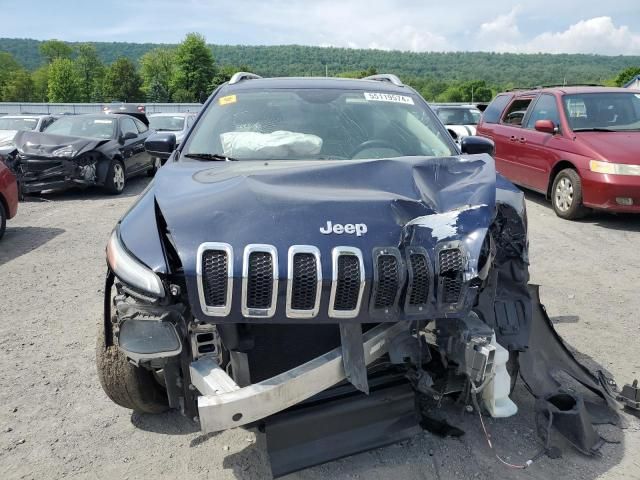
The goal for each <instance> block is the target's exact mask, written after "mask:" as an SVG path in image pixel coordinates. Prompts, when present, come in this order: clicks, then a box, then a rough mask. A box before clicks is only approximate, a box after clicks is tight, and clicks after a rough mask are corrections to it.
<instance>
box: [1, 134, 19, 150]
mask: <svg viewBox="0 0 640 480" xmlns="http://www.w3.org/2000/svg"><path fill="white" fill-rule="evenodd" d="M17 132H18V131H17V130H0V146H1V145H2V144H3V143H5V142H7V141H9V140H11V139H12V138H13V137H15V135H16V133H17Z"/></svg>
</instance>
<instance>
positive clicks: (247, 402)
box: [190, 323, 408, 433]
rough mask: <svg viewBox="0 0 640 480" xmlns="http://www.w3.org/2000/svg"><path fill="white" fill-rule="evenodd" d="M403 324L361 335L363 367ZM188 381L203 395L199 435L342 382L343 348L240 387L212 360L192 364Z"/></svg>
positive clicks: (382, 351)
mask: <svg viewBox="0 0 640 480" xmlns="http://www.w3.org/2000/svg"><path fill="white" fill-rule="evenodd" d="M407 328H408V325H407V324H406V323H396V324H391V325H389V324H381V325H378V326H376V327H374V328H373V329H371V330H369V331H368V332H366V333H365V334H364V335H363V339H364V344H363V345H364V362H365V364H366V365H368V364H370V363H371V362H373V361H374V360H376V359H378V358H380V357H381V356H382V355H384V354H385V353H387V351H388V349H389V345H390V343H391V339H392V338H393V337H395V336H396V335H398V334H400V333H401V332H403V331H404V330H406V329H407ZM190 374H191V382H192V384H193V385H194V386H195V387H196V388H197V389H198V390H199V391H200V393H201V394H202V396H201V397H199V398H198V412H199V417H200V425H201V428H202V431H203V432H205V433H207V432H217V431H221V430H226V429H229V428H233V427H239V426H242V425H246V424H249V423H253V422H255V421H258V420H261V419H263V418H266V417H268V416H270V415H273V414H275V413H278V412H280V411H282V410H285V409H287V408H289V407H292V406H294V405H296V404H297V403H300V402H302V401H303V400H306V399H308V398H310V397H313V396H314V395H316V394H318V393H320V392H322V391H323V390H326V389H327V388H329V387H331V386H333V385H335V384H337V383H339V382H341V381H343V380H345V379H346V374H345V370H344V367H343V354H342V347H338V348H335V349H334V350H331V351H329V352H327V353H326V354H324V355H321V356H319V357H316V358H314V359H313V360H310V361H309V362H307V363H305V364H303V365H300V366H299V367H296V368H293V369H291V370H288V371H286V372H284V373H281V374H280V375H276V376H275V377H272V378H269V379H267V380H264V381H262V382H259V383H255V384H252V385H249V386H247V387H244V388H240V387H239V386H238V385H237V384H236V383H235V382H234V381H233V379H232V378H231V377H229V376H228V375H227V374H226V372H224V371H223V370H222V369H221V368H220V367H219V366H218V364H217V363H216V362H215V361H214V360H212V359H210V358H202V359H200V360H198V361H196V362H193V363H192V364H191V367H190Z"/></svg>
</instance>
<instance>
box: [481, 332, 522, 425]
mask: <svg viewBox="0 0 640 480" xmlns="http://www.w3.org/2000/svg"><path fill="white" fill-rule="evenodd" d="M491 345H493V346H494V347H495V348H496V351H495V356H494V360H493V361H494V368H495V375H494V377H493V379H492V380H491V381H490V382H489V383H488V384H487V386H486V387H484V390H482V401H483V403H484V406H485V408H486V409H487V410H488V411H489V414H490V415H491V416H492V417H494V418H504V417H511V416H512V415H515V414H516V413H518V406H517V405H516V404H515V403H513V402H512V401H511V399H510V398H509V390H510V389H511V377H510V376H509V373H508V372H507V361H508V360H509V352H508V351H507V349H506V348H504V347H503V346H502V345H500V344H499V343H498V342H497V341H496V335H495V334H494V335H493V337H492V338H491Z"/></svg>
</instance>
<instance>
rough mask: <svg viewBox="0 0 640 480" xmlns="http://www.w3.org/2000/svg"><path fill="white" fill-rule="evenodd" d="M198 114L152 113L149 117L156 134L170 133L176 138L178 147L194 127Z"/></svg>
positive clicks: (150, 125) (150, 124)
mask: <svg viewBox="0 0 640 480" xmlns="http://www.w3.org/2000/svg"><path fill="white" fill-rule="evenodd" d="M196 115H197V113H195V112H185V113H152V114H150V115H148V118H149V127H150V128H151V129H153V130H155V131H156V132H169V133H173V134H175V136H176V147H177V146H178V145H180V144H181V143H182V140H184V137H185V135H186V134H187V132H188V131H189V129H190V128H191V125H193V121H194V120H195V119H196Z"/></svg>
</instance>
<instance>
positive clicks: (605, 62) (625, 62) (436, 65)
mask: <svg viewBox="0 0 640 480" xmlns="http://www.w3.org/2000/svg"><path fill="white" fill-rule="evenodd" d="M41 44H42V42H41V41H38V40H29V39H6V38H5V39H0V51H5V52H9V53H11V54H12V55H13V56H14V57H15V59H16V60H17V61H18V62H19V63H20V64H22V66H24V67H25V68H27V69H28V70H34V69H36V68H38V67H39V66H41V65H42V64H43V63H44V59H43V58H42V56H41V54H40V51H39V48H40V45H41ZM93 44H94V45H95V47H96V50H97V52H98V56H99V58H100V59H101V60H102V62H104V63H105V64H110V63H112V62H114V61H115V60H116V59H117V58H119V57H127V58H129V59H131V60H133V61H134V62H136V63H137V62H138V61H139V59H140V58H141V57H142V55H144V54H145V53H147V52H148V51H150V50H152V49H154V48H157V47H172V46H175V45H161V44H151V43H118V42H111V43H107V42H95V43H93ZM69 45H71V46H72V47H76V46H77V45H78V44H74V43H69ZM210 47H211V49H212V51H213V55H214V58H215V60H216V63H217V64H219V65H245V66H248V67H250V68H251V70H252V71H254V72H256V73H259V74H262V75H324V74H325V66H326V68H328V71H329V74H330V75H337V74H340V73H344V72H354V71H361V70H366V69H368V68H370V67H374V68H375V69H377V71H378V72H383V71H384V72H394V73H397V74H398V75H400V76H403V77H409V78H411V77H420V78H428V79H431V80H442V81H445V82H452V81H470V80H484V81H486V82H487V83H488V84H490V85H499V86H514V85H518V86H519V85H536V84H548V83H562V82H564V81H566V82H567V83H578V82H587V83H602V82H605V81H607V80H609V79H611V78H612V77H615V75H616V74H617V73H618V72H619V71H620V70H623V69H625V68H627V67H630V66H636V65H640V57H631V56H616V57H611V56H602V55H568V54H563V55H551V54H526V55H525V54H510V53H484V52H464V53H411V52H391V51H382V50H355V49H345V48H323V47H305V46H297V45H286V46H242V45H211V46H210Z"/></svg>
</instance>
